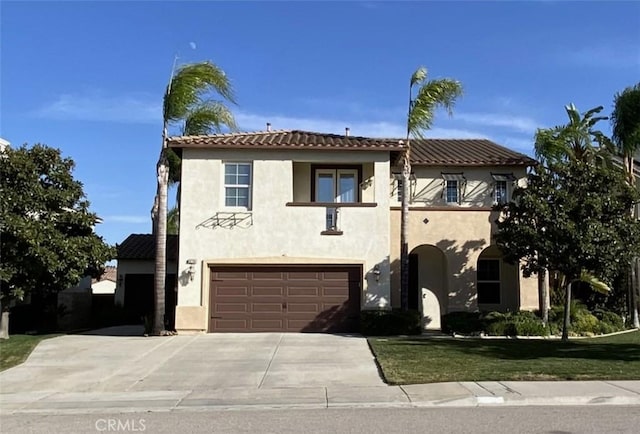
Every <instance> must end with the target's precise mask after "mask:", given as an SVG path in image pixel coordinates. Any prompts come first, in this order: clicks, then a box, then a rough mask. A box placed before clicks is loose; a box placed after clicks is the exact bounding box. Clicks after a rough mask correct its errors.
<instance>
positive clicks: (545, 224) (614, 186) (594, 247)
mask: <svg viewBox="0 0 640 434" xmlns="http://www.w3.org/2000/svg"><path fill="white" fill-rule="evenodd" d="M574 109H575V107H573V106H569V107H567V112H568V113H569V116H570V123H569V124H568V125H567V126H565V127H564V128H563V127H556V128H554V129H551V130H541V131H539V132H538V134H537V140H536V145H537V148H538V146H541V145H543V146H545V147H546V149H554V150H562V149H565V150H568V151H569V152H565V153H563V152H560V151H556V152H555V153H549V154H546V156H545V158H543V161H544V162H545V164H539V165H538V166H536V167H534V168H533V170H532V171H531V172H530V173H529V175H528V177H527V185H526V187H517V188H516V189H515V191H514V193H513V197H512V201H511V202H509V203H508V204H506V205H504V206H502V207H500V209H501V211H503V212H502V216H501V218H500V219H499V220H498V222H497V225H498V233H497V235H496V243H497V245H498V246H499V247H500V248H501V249H502V251H503V252H504V253H505V258H506V259H507V260H508V261H509V262H512V263H517V262H520V263H521V264H522V268H523V273H524V275H525V276H528V275H531V274H532V273H538V272H540V270H544V269H549V270H553V271H557V272H560V273H561V274H562V275H563V276H565V285H564V286H565V288H564V289H565V291H566V292H565V293H566V297H565V324H564V327H563V339H567V338H568V331H569V314H570V312H569V309H570V300H571V285H572V283H573V282H575V281H579V280H582V281H587V282H589V283H590V284H592V286H593V287H594V289H606V287H607V286H606V283H608V282H611V281H612V280H613V278H614V277H615V275H616V273H617V272H618V270H619V269H620V268H621V266H623V265H624V264H626V263H627V262H628V260H629V259H630V258H631V257H632V256H633V255H634V254H638V252H640V244H639V243H631V244H632V245H630V244H629V242H628V241H629V240H637V239H639V237H640V222H638V221H637V220H634V219H633V218H632V217H631V216H630V215H629V212H628V210H629V208H630V207H631V206H632V205H633V204H634V203H635V202H637V201H638V194H637V192H636V191H635V190H634V189H633V188H630V187H629V185H628V184H627V183H626V182H625V178H624V174H623V172H622V171H621V170H620V169H618V168H616V167H614V166H611V165H609V164H603V163H606V162H607V161H609V160H610V155H608V150H607V149H608V146H607V141H606V138H604V137H603V135H602V134H601V133H600V132H599V131H594V130H593V128H592V127H593V125H594V124H595V122H597V120H596V121H595V122H591V120H593V119H594V118H593V114H595V113H597V111H599V110H600V109H596V111H594V110H591V111H589V112H587V113H586V114H585V115H584V117H582V118H580V119H578V122H576V118H575V117H572V112H574V111H575V110H574ZM576 125H580V126H581V127H580V128H576ZM590 138H593V139H594V141H597V142H598V143H601V144H599V145H598V146H595V145H594V144H593V142H592V141H591V140H590ZM576 145H577V146H576ZM576 151H577V152H576ZM596 277H597V279H596ZM598 279H599V280H601V281H602V282H604V283H605V285H602V284H601V282H599V280H598Z"/></svg>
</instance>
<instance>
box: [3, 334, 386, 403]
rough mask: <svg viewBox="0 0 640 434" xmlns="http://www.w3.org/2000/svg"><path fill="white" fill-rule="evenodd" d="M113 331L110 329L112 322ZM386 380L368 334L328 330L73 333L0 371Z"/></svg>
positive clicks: (89, 382) (46, 384) (191, 386)
mask: <svg viewBox="0 0 640 434" xmlns="http://www.w3.org/2000/svg"><path fill="white" fill-rule="evenodd" d="M111 332H112V334H113V330H111ZM316 386H322V387H327V386H366V387H369V386H384V383H383V382H382V380H381V379H380V376H379V374H378V369H377V366H376V364H375V360H374V357H373V355H372V354H371V351H370V350H369V347H368V345H367V342H366V339H365V338H363V337H359V336H342V335H326V334H293V333H260V334H257V333H256V334H236V333H233V334H207V335H193V336H171V337H141V336H105V335H69V336H61V337H57V338H53V339H48V340H45V341H43V342H41V343H40V344H39V345H38V347H37V348H36V349H35V351H34V352H33V353H32V354H31V356H30V357H29V358H28V359H27V361H26V362H25V363H23V364H22V365H20V366H16V367H14V368H11V369H8V370H6V371H4V372H1V373H0V388H1V389H0V392H1V393H2V394H10V393H21V394H25V393H27V394H28V393H36V394H37V393H42V392H98V393H100V392H145V391H160V390H163V391H178V390H181V391H184V390H191V391H199V390H200V391H209V390H215V389H232V388H243V389H270V388H302V387H316Z"/></svg>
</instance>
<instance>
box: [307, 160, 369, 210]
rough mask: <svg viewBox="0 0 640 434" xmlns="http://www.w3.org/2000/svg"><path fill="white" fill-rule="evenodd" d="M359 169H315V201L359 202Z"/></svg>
mask: <svg viewBox="0 0 640 434" xmlns="http://www.w3.org/2000/svg"><path fill="white" fill-rule="evenodd" d="M358 178H359V175H358V170H357V169H338V168H336V169H315V196H314V201H315V202H327V203H332V202H336V203H352V202H358V200H359V197H358V186H359V183H358Z"/></svg>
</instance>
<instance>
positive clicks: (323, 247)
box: [176, 149, 390, 329]
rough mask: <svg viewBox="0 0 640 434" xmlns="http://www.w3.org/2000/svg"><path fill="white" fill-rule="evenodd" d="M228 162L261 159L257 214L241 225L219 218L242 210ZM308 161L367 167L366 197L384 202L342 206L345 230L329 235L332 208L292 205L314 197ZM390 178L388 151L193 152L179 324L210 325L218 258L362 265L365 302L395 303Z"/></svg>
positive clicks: (187, 158) (185, 162) (187, 173)
mask: <svg viewBox="0 0 640 434" xmlns="http://www.w3.org/2000/svg"><path fill="white" fill-rule="evenodd" d="M224 161H243V162H244V161H248V162H253V167H252V207H251V210H250V211H249V212H250V213H251V217H250V219H247V220H245V221H244V222H243V223H241V224H238V225H236V226H233V227H220V226H216V225H215V222H214V220H212V218H213V217H215V215H216V213H218V212H229V211H234V210H233V209H227V208H225V206H224V182H223V176H224V166H223V162H224ZM294 161H295V162H296V163H295V164H296V166H295V167H296V177H295V180H294ZM302 163H304V164H302ZM306 163H318V164H352V165H353V164H363V165H364V167H363V179H366V178H365V177H369V178H371V177H372V175H373V174H374V173H375V177H373V179H372V182H371V183H370V184H369V183H363V186H362V187H361V188H362V197H363V198H365V199H366V200H367V201H371V202H375V203H376V206H375V207H366V208H360V207H354V208H351V207H343V208H340V213H339V220H338V222H339V229H340V230H341V231H343V235H339V236H335V235H331V236H328V235H321V234H320V233H321V232H322V231H324V230H325V229H326V227H325V226H326V225H325V213H326V211H325V208H324V207H308V206H304V207H299V206H286V204H287V203H288V202H292V201H294V198H295V199H297V200H298V201H305V202H307V201H309V193H308V189H309V188H310V187H309V186H310V182H311V175H310V169H309V170H307V169H306V166H307V164H306ZM367 167H369V169H367ZM389 178H390V169H389V155H388V153H387V152H361V151H344V152H316V151H286V152H285V151H254V150H210V149H209V150H203V149H185V150H184V152H183V158H182V188H181V191H182V196H181V206H182V208H181V213H180V249H179V251H180V258H179V261H178V279H179V282H180V283H179V290H178V309H177V314H176V327H177V328H180V325H181V324H184V325H187V324H188V325H190V328H193V325H194V322H195V323H197V322H201V323H202V329H206V327H207V324H206V309H207V308H208V303H209V300H208V299H209V297H208V294H209V288H208V285H209V283H208V282H209V278H208V277H209V276H208V270H209V268H208V265H209V264H216V263H238V264H241V263H280V264H288V263H325V264H336V263H354V264H362V265H363V270H364V273H365V278H364V279H363V294H362V306H363V307H378V306H380V307H383V306H386V305H388V304H389V298H390V297H389V249H390V244H389V237H390V232H389V196H390V194H389V181H388V180H389ZM235 211H239V210H235ZM188 259H195V260H196V263H197V265H196V266H195V267H194V268H195V275H194V278H193V280H190V279H188V278H187V271H188V269H189V265H188V264H187V260H188ZM375 265H378V266H379V267H380V270H381V278H380V281H379V282H376V281H375V279H371V278H368V273H370V272H371V270H372V269H373V268H374V266H375ZM187 307H188V309H187ZM197 307H200V308H201V309H200V310H198V309H194V308H197ZM187 316H190V317H189V318H187ZM194 316H197V317H198V319H196V320H194V319H193V317H194ZM202 318H204V321H202Z"/></svg>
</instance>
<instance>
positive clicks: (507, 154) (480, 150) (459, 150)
mask: <svg viewBox="0 0 640 434" xmlns="http://www.w3.org/2000/svg"><path fill="white" fill-rule="evenodd" d="M410 145H411V164H414V165H416V166H444V165H447V166H493V165H496V166H531V165H532V164H535V160H533V159H531V158H529V157H527V156H526V155H524V154H520V153H518V152H514V151H512V150H511V149H508V148H505V147H504V146H500V145H498V144H497V143H494V142H492V141H490V140H486V139H421V140H418V139H412V140H411V142H410Z"/></svg>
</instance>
